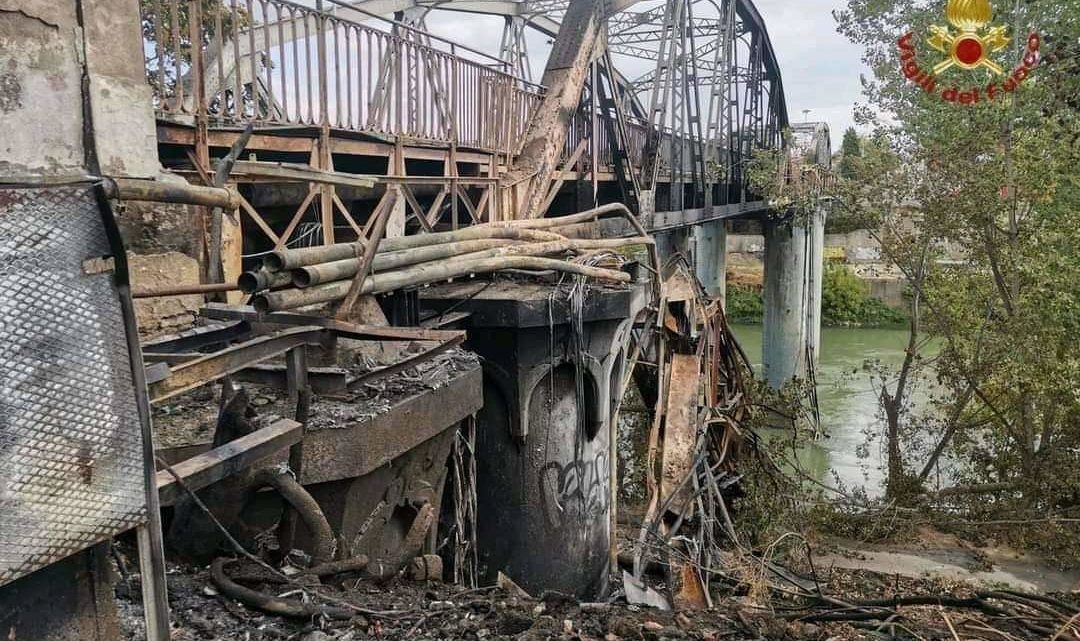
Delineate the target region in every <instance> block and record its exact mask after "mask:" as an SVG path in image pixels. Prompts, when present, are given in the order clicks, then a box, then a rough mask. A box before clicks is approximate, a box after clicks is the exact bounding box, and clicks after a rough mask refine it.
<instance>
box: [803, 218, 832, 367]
mask: <svg viewBox="0 0 1080 641" xmlns="http://www.w3.org/2000/svg"><path fill="white" fill-rule="evenodd" d="M827 215H828V211H827V210H826V208H825V205H823V204H819V205H818V207H817V209H816V210H814V213H813V215H812V216H811V217H810V219H809V220H808V221H807V225H808V227H809V233H810V239H809V245H808V251H807V254H806V259H807V271H808V272H809V275H810V283H809V289H808V292H807V298H808V301H809V304H808V309H807V317H806V331H807V333H808V335H809V337H810V341H809V344H810V347H811V352H810V362H809V363H808V365H809V366H810V367H811V368H813V369H817V365H818V357H819V355H820V354H821V289H822V284H823V283H824V281H825V219H826V217H827Z"/></svg>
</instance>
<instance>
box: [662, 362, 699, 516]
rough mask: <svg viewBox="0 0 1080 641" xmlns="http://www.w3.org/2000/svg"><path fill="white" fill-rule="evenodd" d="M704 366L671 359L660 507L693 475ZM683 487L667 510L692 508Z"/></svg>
mask: <svg viewBox="0 0 1080 641" xmlns="http://www.w3.org/2000/svg"><path fill="white" fill-rule="evenodd" d="M700 378H701V365H700V363H699V362H698V358H697V356H696V355H694V354H674V355H672V357H671V382H670V383H669V384H668V394H667V403H666V409H665V412H664V415H665V420H664V442H663V445H662V447H661V451H662V458H661V464H660V469H661V476H660V504H661V505H663V504H664V502H665V501H667V500H668V497H670V496H672V495H673V494H675V490H676V489H677V488H678V487H679V484H680V483H682V480H683V479H684V478H686V475H687V474H689V473H690V471H691V470H692V469H693V465H694V446H695V445H696V443H697V427H698V396H699V389H700V387H701V385H700ZM688 487H689V486H684V487H683V490H682V491H680V492H678V494H677V495H676V496H675V498H674V499H673V500H672V501H671V504H670V505H669V506H668V510H670V511H671V512H675V513H682V512H683V510H686V509H689V508H690V507H691V506H690V505H688V504H687V501H686V497H687V496H688V492H687V491H686V490H687V489H688Z"/></svg>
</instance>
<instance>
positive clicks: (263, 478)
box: [254, 467, 334, 565]
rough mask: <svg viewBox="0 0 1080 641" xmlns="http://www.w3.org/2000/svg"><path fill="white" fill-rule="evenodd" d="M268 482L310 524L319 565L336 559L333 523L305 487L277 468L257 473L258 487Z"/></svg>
mask: <svg viewBox="0 0 1080 641" xmlns="http://www.w3.org/2000/svg"><path fill="white" fill-rule="evenodd" d="M264 485H269V486H270V487H272V488H274V489H275V490H277V491H278V494H280V495H281V498H283V499H285V500H286V501H287V502H288V503H289V505H291V506H293V508H294V509H295V510H296V513H297V514H299V515H300V518H301V519H303V521H304V524H305V525H307V528H308V532H310V533H311V538H312V539H314V541H315V542H314V544H313V547H312V550H311V562H312V563H314V564H316V565H318V564H322V563H326V562H327V561H329V560H330V559H331V558H333V556H334V531H333V530H331V529H330V523H329V521H327V520H326V515H325V514H323V511H322V508H320V507H319V504H318V503H317V502H316V501H315V499H314V497H312V496H311V494H309V493H308V491H307V490H305V489H304V486H302V485H300V483H299V482H298V481H297V480H296V479H295V478H293V476H292V474H289V473H288V472H287V471H285V472H283V471H281V470H279V469H278V468H274V467H268V468H264V469H262V470H259V471H258V472H257V473H256V474H255V483H254V488H259V487H262V486H264Z"/></svg>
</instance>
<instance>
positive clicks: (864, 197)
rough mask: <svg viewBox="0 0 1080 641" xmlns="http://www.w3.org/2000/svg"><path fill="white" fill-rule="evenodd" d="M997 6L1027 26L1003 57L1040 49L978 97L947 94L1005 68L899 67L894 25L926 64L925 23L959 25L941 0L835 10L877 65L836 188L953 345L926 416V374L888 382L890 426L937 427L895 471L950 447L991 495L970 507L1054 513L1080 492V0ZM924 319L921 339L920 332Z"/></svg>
mask: <svg viewBox="0 0 1080 641" xmlns="http://www.w3.org/2000/svg"><path fill="white" fill-rule="evenodd" d="M995 8H996V9H997V13H996V14H995V16H994V24H1001V25H1008V26H1009V35H1010V36H1011V38H1012V42H1011V43H1010V45H1009V46H1008V47H1007V48H1006V49H1005V50H1004V51H1001V52H1000V53H999V54H998V57H997V59H998V60H999V61H1000V63H1001V65H1002V66H1003V67H1005V70H1006V73H1009V72H1010V71H1011V70H1012V68H1013V67H1014V66H1015V65H1016V64H1018V63H1019V62H1020V60H1021V59H1022V58H1023V56H1024V53H1025V52H1024V47H1025V45H1026V43H1027V42H1028V38H1027V34H1028V33H1029V32H1037V33H1039V34H1041V45H1042V47H1041V60H1040V63H1039V64H1038V65H1037V66H1036V67H1035V68H1034V69H1033V70H1032V72H1031V74H1030V77H1029V78H1027V80H1026V81H1025V82H1023V83H1021V84H1020V85H1019V86H1018V87H1015V88H1014V90H1013V91H1010V92H1007V93H1006V92H999V95H997V96H996V97H995V98H994V99H992V100H991V99H987V98H986V96H985V92H984V93H983V98H984V99H982V100H980V101H979V102H977V103H974V104H958V103H955V102H948V101H945V100H943V99H942V96H941V90H942V89H944V88H949V87H951V86H957V87H960V88H961V89H962V90H963V89H965V88H968V87H986V86H987V85H988V84H989V83H998V84H999V85H1000V84H1001V83H1002V82H1003V78H1001V77H999V76H996V75H995V74H993V73H992V72H991V71H989V70H985V69H977V70H963V69H957V68H954V69H949V70H946V71H945V72H943V73H942V74H941V75H940V76H938V77H937V79H936V83H937V91H936V93H933V94H931V93H929V92H927V91H924V90H923V89H922V88H920V87H919V86H917V85H915V84H913V83H910V82H908V81H907V79H906V78H905V77H904V75H903V74H902V73H901V70H900V69H901V60H900V52H899V50H898V47H897V40H898V38H900V37H901V36H902V35H904V34H905V33H908V32H909V31H910V32H912V33H914V34H915V36H914V39H913V42H915V43H916V45H917V47H916V48H917V55H916V60H917V62H918V64H919V65H920V67H921V68H923V69H931V68H933V67H934V65H935V64H937V63H938V62H940V61H941V59H942V57H943V55H944V54H941V53H939V52H937V51H935V50H934V49H933V48H931V47H930V46H929V45H928V44H926V37H927V36H928V35H929V27H930V26H931V25H943V24H945V16H944V2H926V1H921V0H889V1H888V2H884V1H882V0H849V3H848V6H847V9H845V10H844V11H840V12H837V14H836V18H837V21H838V24H839V29H840V31H841V33H843V34H845V35H846V36H848V37H849V38H850V39H851V40H852V41H854V42H856V43H858V44H861V45H863V47H864V51H865V53H864V58H863V60H864V62H865V63H866V64H867V65H868V66H869V67H870V69H871V70H872V72H873V75H872V76H868V77H866V78H864V87H865V96H866V103H865V104H864V105H861V106H860V107H859V108H858V109H857V113H856V115H857V118H858V120H859V122H860V123H861V124H863V125H864V126H866V127H868V128H870V129H872V130H873V135H872V136H871V139H870V141H869V142H867V143H864V145H863V148H862V155H861V156H860V157H859V158H858V159H857V160H856V161H855V162H853V163H852V167H851V170H852V177H851V179H850V180H846V181H841V182H842V185H841V188H840V189H841V192H842V193H841V195H840V198H839V201H840V203H841V204H842V207H843V208H844V209H845V210H846V211H847V212H848V214H849V215H854V216H858V217H860V218H861V219H863V221H864V226H865V227H867V228H869V229H874V230H878V231H877V234H878V235H879V237H880V240H881V243H882V250H883V253H884V254H885V255H886V257H887V258H889V259H890V260H891V261H892V262H894V263H895V264H896V265H897V266H899V267H900V269H901V270H902V271H903V272H904V274H905V276H906V277H907V279H908V281H909V285H910V286H911V288H912V290H913V292H914V296H913V299H914V303H913V305H914V307H915V309H914V310H913V311H914V313H913V315H912V318H913V323H914V325H913V327H914V326H917V327H920V328H921V329H925V331H927V332H929V333H931V334H933V335H935V336H937V337H939V338H940V339H941V341H942V344H943V347H942V351H941V354H940V356H939V357H938V358H937V359H935V363H934V375H935V376H936V378H937V380H939V381H940V384H941V385H942V387H943V388H944V390H946V394H945V395H944V396H943V398H942V399H941V403H940V406H939V410H940V411H939V413H938V414H937V415H935V416H933V417H930V418H929V419H926V420H923V421H916V420H915V419H914V417H912V416H911V414H910V411H909V408H908V407H907V404H906V403H905V402H904V401H903V399H904V397H905V394H906V393H908V392H905V390H904V389H903V387H904V386H905V385H910V384H911V381H912V380H914V377H908V378H904V377H903V376H901V377H900V380H899V382H893V383H891V384H890V387H888V388H885V387H883V405H885V409H886V414H889V413H890V412H892V413H893V414H895V419H896V421H897V423H898V424H899V423H901V422H904V423H906V427H907V430H906V431H905V430H904V429H896V430H895V431H893V430H890V434H889V435H888V437H889V439H890V440H891V439H894V438H895V439H897V440H899V439H901V438H904V437H905V434H907V435H908V437H909V438H910V439H911V440H912V442H915V441H918V440H919V438H918V436H917V435H916V434H915V433H916V432H918V433H921V436H922V437H923V438H922V440H924V441H925V442H926V443H927V448H926V452H925V454H926V457H925V458H923V459H922V460H921V461H915V460H910V459H912V456H911V455H910V454H909V455H908V459H909V460H901V449H900V448H899V447H897V448H895V450H894V448H893V447H890V448H889V453H890V463H889V472H890V475H892V474H896V475H898V476H903V477H905V478H910V479H915V480H916V481H918V482H925V481H926V479H927V478H928V475H929V471H930V470H931V469H932V466H933V465H935V464H936V463H937V461H939V460H940V456H941V455H942V452H949V453H951V454H952V459H953V460H954V461H957V462H958V465H957V466H954V467H953V468H952V469H951V470H950V472H949V474H950V475H951V477H952V478H951V481H952V482H954V483H956V484H957V487H954V488H951V490H950V491H948V492H944V493H942V494H941V495H940V496H946V495H948V496H949V497H950V499H949V500H950V501H951V502H952V505H953V506H955V505H957V501H960V499H959V498H957V497H965V496H967V497H977V499H974V500H970V501H968V502H967V504H966V507H968V508H969V509H970V510H971V511H972V512H975V513H986V514H987V515H989V514H992V513H993V514H997V513H1010V514H1012V515H1013V517H1012V518H1013V519H1017V518H1021V517H1017V516H1016V513H1017V511H1019V512H1020V513H1023V514H1026V515H1027V516H1026V517H1022V518H1050V519H1051V521H1050V522H1051V523H1052V524H1054V523H1058V522H1057V521H1053V519H1055V518H1059V517H1060V516H1061V514H1062V511H1063V510H1066V511H1067V510H1071V509H1076V508H1078V507H1080V475H1077V474H1075V473H1074V472H1070V470H1073V471H1075V470H1077V469H1080V392H1078V390H1080V350H1078V349H1077V338H1076V337H1077V335H1078V334H1077V330H1078V329H1080V253H1078V248H1080V184H1078V183H1080V181H1078V178H1080V175H1078V172H1080V170H1078V168H1080V110H1078V104H1077V101H1078V98H1077V97H1078V96H1080V74H1078V73H1077V60H1078V59H1080V55H1078V54H1080V51H1078V45H1077V43H1078V42H1080V3H1077V2H1076V0H1067V1H1065V2H1060V1H1051V0H1030V1H1026V2H1017V3H1016V4H1015V5H1014V6H1012V7H1007V6H1005V3H1004V2H998V3H995ZM919 323H922V324H921V325H919ZM914 336H915V333H914V330H913V340H912V342H911V343H910V344H909V352H912V351H916V350H917V349H918V346H919V342H918V341H916V340H915V338H914ZM911 360H912V363H913V364H912V367H917V366H919V363H920V361H919V359H918V357H917V356H916V355H914V354H913V355H912V359H911ZM897 398H899V399H900V400H899V402H894V403H892V404H891V407H890V405H889V403H890V402H891V401H893V400H895V399H897ZM894 454H895V455H896V458H897V459H898V460H895V461H893V460H891V457H892V456H893V455H894ZM916 463H920V464H918V465H916ZM897 482H899V479H897ZM898 486H899V485H898ZM1055 527H1056V526H1055ZM1053 531H1054V528H1050V529H1048V530H1047V529H1045V528H1044V533H1045V532H1053Z"/></svg>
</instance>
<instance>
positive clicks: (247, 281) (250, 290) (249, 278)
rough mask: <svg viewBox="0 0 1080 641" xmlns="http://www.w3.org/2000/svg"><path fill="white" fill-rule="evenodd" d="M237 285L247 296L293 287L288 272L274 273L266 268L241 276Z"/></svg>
mask: <svg viewBox="0 0 1080 641" xmlns="http://www.w3.org/2000/svg"><path fill="white" fill-rule="evenodd" d="M236 284H237V285H238V286H239V287H240V291H242V292H244V293H245V294H254V293H255V292H261V291H263V290H266V289H275V288H277V287H284V286H286V285H291V284H292V277H291V276H290V275H289V273H288V272H272V271H269V270H267V269H266V268H265V267H260V268H259V269H256V270H254V271H250V272H244V273H243V274H240V278H238V279H237V280H236Z"/></svg>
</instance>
